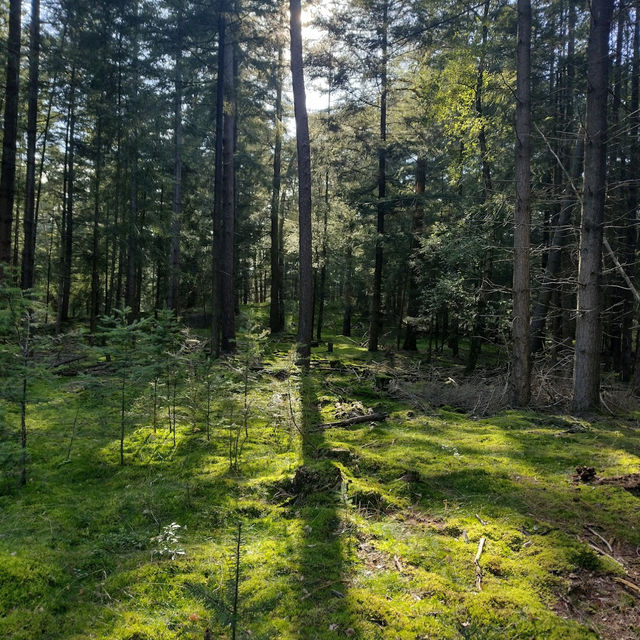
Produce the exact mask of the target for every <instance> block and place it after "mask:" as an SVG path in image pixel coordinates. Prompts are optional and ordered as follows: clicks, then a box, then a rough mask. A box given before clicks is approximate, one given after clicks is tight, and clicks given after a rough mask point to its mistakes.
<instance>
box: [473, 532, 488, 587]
mask: <svg viewBox="0 0 640 640" xmlns="http://www.w3.org/2000/svg"><path fill="white" fill-rule="evenodd" d="M486 541H487V539H486V538H480V542H479V543H478V551H477V552H476V557H475V559H474V561H473V564H475V566H476V586H477V587H478V591H482V567H481V566H480V558H481V557H482V552H483V551H484V543H485V542H486Z"/></svg>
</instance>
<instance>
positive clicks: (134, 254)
mask: <svg viewBox="0 0 640 640" xmlns="http://www.w3.org/2000/svg"><path fill="white" fill-rule="evenodd" d="M134 19H135V20H136V21H137V19H138V3H137V1H136V3H135V6H134ZM137 29H138V26H137V24H136V25H135V26H134V30H135V31H134V34H133V55H132V58H133V59H132V64H131V73H132V81H133V87H132V96H131V113H130V117H131V119H132V120H133V125H132V128H131V140H130V148H129V160H130V162H131V166H130V177H129V220H128V232H127V273H126V279H125V285H124V304H125V306H126V307H129V309H130V314H131V317H133V318H135V317H136V316H137V314H136V308H137V307H139V303H138V300H139V297H138V296H139V291H137V289H138V287H137V281H138V229H137V217H138V126H139V123H138V118H139V116H140V113H139V109H138V82H139V78H138V56H139V46H138V33H137Z"/></svg>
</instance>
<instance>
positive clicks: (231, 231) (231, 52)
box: [220, 30, 237, 353]
mask: <svg viewBox="0 0 640 640" xmlns="http://www.w3.org/2000/svg"><path fill="white" fill-rule="evenodd" d="M233 35H235V34H233ZM233 35H232V34H231V33H229V30H227V37H226V39H225V51H224V95H225V104H226V107H225V113H224V127H223V129H224V130H223V140H222V164H223V172H222V182H223V184H222V255H221V278H220V306H221V311H222V325H221V330H222V336H221V343H220V348H221V351H222V352H223V353H232V352H234V351H235V349H236V325H235V287H234V280H235V278H234V272H235V238H236V231H235V223H236V195H235V189H236V176H235V144H236V112H237V104H236V87H235V83H236V77H235V76H236V65H235V42H234V37H233ZM230 36H232V37H230Z"/></svg>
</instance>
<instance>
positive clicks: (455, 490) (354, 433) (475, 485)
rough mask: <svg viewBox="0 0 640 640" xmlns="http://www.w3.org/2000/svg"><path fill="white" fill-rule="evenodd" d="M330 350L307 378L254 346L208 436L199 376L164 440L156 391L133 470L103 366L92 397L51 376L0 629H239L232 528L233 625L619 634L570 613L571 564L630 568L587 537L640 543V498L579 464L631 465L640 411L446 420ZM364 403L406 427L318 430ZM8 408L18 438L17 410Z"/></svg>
mask: <svg viewBox="0 0 640 640" xmlns="http://www.w3.org/2000/svg"><path fill="white" fill-rule="evenodd" d="M332 340H333V342H334V344H335V349H334V352H333V353H332V354H327V353H326V348H324V347H319V348H317V349H315V350H314V357H313V361H312V366H311V369H310V371H309V372H308V373H305V372H301V371H300V370H298V369H297V368H296V367H295V366H294V364H293V355H292V354H291V352H290V350H289V346H288V344H285V343H278V342H276V341H270V342H269V343H267V344H266V345H263V346H262V347H261V348H262V353H261V355H260V357H259V366H256V362H257V361H258V359H256V360H253V359H252V360H251V362H249V361H248V359H243V352H241V353H240V355H239V356H238V358H237V359H236V360H235V361H234V362H233V363H222V364H217V365H214V368H215V369H216V374H215V376H214V379H215V380H216V384H220V385H221V386H220V388H219V389H214V390H213V397H212V399H211V401H210V406H209V407H208V408H207V418H210V423H211V426H210V433H209V434H207V430H206V428H205V425H204V418H203V415H204V413H203V410H201V411H196V410H194V405H193V403H194V402H195V401H194V400H193V398H194V397H195V396H194V393H193V389H190V393H184V394H182V395H181V396H180V397H181V398H182V401H181V402H182V406H177V407H176V409H175V412H174V419H175V420H176V431H175V434H174V433H170V430H169V420H168V419H167V417H166V415H165V414H164V413H162V412H159V414H158V415H159V417H158V420H157V422H158V424H157V428H156V430H155V432H154V429H153V428H152V426H151V418H150V415H149V405H148V402H145V401H143V400H144V398H143V396H144V394H148V393H149V390H148V389H142V390H140V391H139V392H138V396H139V397H137V398H136V399H134V398H130V399H129V402H130V406H129V407H128V416H127V420H128V422H127V431H126V437H125V440H124V447H123V456H124V460H125V464H124V465H120V464H119V456H120V450H119V444H120V443H119V437H120V432H119V426H118V424H119V414H118V412H117V411H116V410H115V409H114V405H113V403H110V402H109V401H108V395H109V393H110V389H111V385H114V388H115V384H116V382H115V381H114V380H112V379H110V377H109V373H108V372H106V373H102V374H101V375H102V378H101V379H100V382H101V387H100V390H99V391H100V392H99V393H98V392H97V391H96V392H94V393H91V394H87V393H83V392H79V390H78V381H77V380H76V379H75V378H65V377H59V378H55V379H51V380H47V381H40V382H37V383H34V385H33V389H32V391H31V393H32V398H31V404H30V407H29V414H28V415H29V418H28V427H29V461H28V468H29V474H28V481H27V485H26V487H24V488H21V489H19V488H18V487H17V486H16V483H15V482H14V480H15V478H13V477H12V475H11V473H9V472H7V470H6V469H5V470H4V472H3V474H2V477H1V478H0V481H1V482H2V484H1V488H2V495H1V496H0V638H10V639H12V640H32V639H33V638H47V639H51V640H53V639H66V640H80V639H83V640H84V639H86V638H96V639H100V640H152V639H153V640H164V639H167V640H168V639H173V638H193V639H195V638H198V639H202V638H204V637H205V629H207V628H208V629H209V630H210V633H211V637H215V638H226V637H229V630H230V624H231V618H230V610H231V609H230V607H231V606H232V603H233V598H234V591H235V586H236V585H235V571H236V564H235V562H236V557H235V554H236V546H237V540H236V532H237V525H238V522H241V523H242V536H241V544H240V547H239V552H240V565H239V573H238V575H239V580H238V585H237V586H238V597H237V602H238V616H237V617H238V620H237V626H238V637H239V638H247V639H248V638H252V639H257V638H264V639H266V638H282V639H294V638H304V639H307V638H308V639H314V638H318V639H322V640H329V639H334V638H335V639H337V638H345V637H351V638H362V639H383V638H389V639H398V638H399V639H403V640H405V639H406V640H415V639H417V638H434V639H439V640H447V639H477V640H490V639H496V640H498V639H504V638H513V639H515V638H522V639H525V638H526V639H530V638H540V639H542V638H544V639H554V638H555V639H558V640H570V639H575V640H584V639H588V638H597V637H606V633H607V630H606V628H603V627H602V626H599V625H598V623H597V622H595V621H590V620H589V619H588V618H585V619H582V620H580V621H576V620H572V619H570V618H571V617H574V618H577V616H569V615H566V616H565V615H561V612H560V611H559V609H558V607H557V606H556V605H557V603H558V602H559V601H560V599H561V598H563V597H565V596H564V594H566V593H567V589H568V585H569V583H570V582H571V580H572V576H575V575H576V574H577V573H580V572H587V573H588V574H589V575H592V576H605V577H606V576H610V577H615V576H622V575H623V569H622V568H621V566H620V565H619V564H618V563H617V562H616V561H615V560H612V559H610V558H608V557H606V556H605V555H604V554H602V553H599V552H598V551H597V550H595V549H594V546H595V547H598V548H599V549H601V550H603V551H606V548H604V543H603V542H602V541H599V540H598V539H597V538H594V537H593V533H589V530H590V531H591V532H594V531H595V532H598V534H600V535H601V536H602V538H603V539H606V540H609V541H610V540H614V541H615V544H617V545H618V546H617V547H616V553H612V554H609V555H612V556H614V557H615V556H616V555H617V557H618V558H620V557H621V556H622V554H623V549H624V548H631V549H635V548H636V547H638V545H640V525H639V523H640V518H639V516H640V501H639V500H638V497H637V496H635V495H633V494H632V493H630V492H628V491H625V490H624V489H622V488H618V487H615V486H592V485H586V484H575V483H574V482H573V479H572V474H573V473H574V471H575V468H576V466H578V465H589V466H593V467H595V468H596V469H597V471H598V473H599V474H602V475H606V476H614V475H621V474H626V473H631V472H634V471H637V470H638V467H639V466H640V444H639V442H638V437H637V434H638V431H637V423H636V421H635V420H631V419H628V417H627V418H606V419H605V418H602V417H597V418H596V419H594V420H592V421H584V422H583V427H584V428H583V429H581V430H578V431H575V430H573V431H572V430H567V429H566V425H571V424H573V421H572V420H571V419H570V418H569V417H567V416H550V415H544V414H535V413H528V412H522V411H505V412H502V413H500V414H499V415H496V416H493V417H489V418H484V419H478V418H475V417H473V416H469V415H467V414H464V413H460V412H459V411H456V410H453V409H446V408H445V409H433V410H431V409H429V408H428V407H424V406H417V405H416V404H415V403H412V402H411V400H410V399H409V398H404V399H402V398H400V399H399V398H398V396H397V395H395V394H392V393H390V392H389V385H388V384H387V383H386V382H385V380H384V377H383V376H381V375H380V373H379V370H378V363H382V362H384V361H385V360H384V359H385V357H386V356H385V355H384V354H383V355H380V356H379V357H372V356H371V355H370V354H367V353H366V352H364V351H363V349H362V348H361V347H360V346H358V345H356V344H354V342H352V341H349V340H347V339H342V338H340V337H336V336H334V337H333V338H332ZM387 364H388V363H387ZM249 365H251V368H250V369H248V372H249V373H247V374H246V376H245V378H243V377H242V375H240V378H239V379H240V384H236V383H234V382H233V380H232V379H233V377H234V376H236V377H237V371H242V370H243V369H242V368H243V367H245V369H246V368H247V367H249ZM394 366H396V367H402V366H403V363H402V361H400V360H399V359H398V360H396V362H395V363H394ZM234 367H235V371H236V373H234ZM386 370H387V371H388V366H387V367H386ZM242 380H245V381H248V384H247V397H246V403H245V402H244V398H243V385H242V384H241V382H242ZM234 384H235V386H234ZM111 391H114V390H113V389H111ZM114 392H116V393H117V389H116V390H115V391H114ZM202 402H204V401H202ZM178 404H179V405H180V402H179V403H178ZM368 410H374V411H384V412H385V413H388V414H389V417H388V418H387V419H386V420H384V421H379V422H372V423H369V422H365V423H361V424H356V425H353V426H348V427H345V428H329V429H324V428H318V425H320V424H322V423H327V422H332V421H335V420H336V419H339V418H337V415H340V416H344V415H349V412H352V413H353V414H354V415H357V414H358V413H362V412H363V411H368ZM3 412H4V413H5V414H6V415H5V418H6V424H7V425H8V426H7V427H5V428H4V430H3V431H2V437H3V438H4V439H5V440H8V439H9V437H10V436H11V434H12V433H14V432H15V429H16V425H17V424H18V423H17V419H18V416H17V414H16V412H15V409H14V408H13V407H12V406H10V405H7V404H5V406H4V407H3ZM245 421H246V424H245ZM245 426H246V434H245ZM245 435H246V441H245ZM174 436H175V444H174ZM207 436H209V437H207ZM72 437H73V440H71V438H72ZM234 438H241V441H242V442H243V446H242V448H241V450H239V451H238V450H236V451H235V452H232V455H231V463H230V443H231V445H233V443H234ZM70 442H71V443H72V446H69V443H70ZM235 454H237V455H235ZM234 456H235V457H234ZM481 538H484V539H485V543H484V547H483V552H482V554H481V557H480V559H479V567H480V571H481V579H480V584H479V583H478V569H477V567H476V565H475V563H474V558H475V557H476V553H477V550H478V544H479V542H480V540H481ZM590 542H591V544H592V545H594V546H590ZM623 593H624V592H623ZM621 598H622V596H621ZM620 607H621V608H622V610H624V607H627V609H628V610H630V611H635V612H637V610H638V600H637V598H634V597H633V595H631V596H630V599H629V598H627V599H626V600H624V599H621V601H620ZM629 619H630V620H631V619H632V618H629ZM635 619H637V618H635ZM627 632H628V634H629V635H628V637H629V638H632V637H638V635H640V629H639V628H637V627H635V628H633V624H632V623H630V624H629V628H628V630H627ZM633 634H637V635H633ZM619 637H621V636H619ZM622 637H623V636H622Z"/></svg>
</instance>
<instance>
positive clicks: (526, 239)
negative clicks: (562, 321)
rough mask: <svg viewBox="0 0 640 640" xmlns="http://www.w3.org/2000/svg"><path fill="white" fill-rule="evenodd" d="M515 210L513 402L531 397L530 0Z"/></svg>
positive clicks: (520, 63)
mask: <svg viewBox="0 0 640 640" xmlns="http://www.w3.org/2000/svg"><path fill="white" fill-rule="evenodd" d="M516 73H517V79H516V83H517V88H516V158H515V174H516V176H515V178H516V209H515V226H514V234H513V327H512V331H513V363H512V368H511V387H512V401H513V403H514V404H515V405H516V406H521V407H522V406H526V405H527V404H529V399H530V397H531V367H530V363H529V300H530V296H531V292H530V286H529V268H530V267H529V258H530V253H531V0H518V45H517V50H516Z"/></svg>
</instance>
